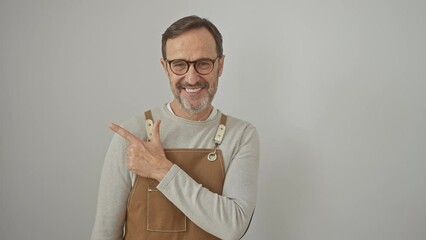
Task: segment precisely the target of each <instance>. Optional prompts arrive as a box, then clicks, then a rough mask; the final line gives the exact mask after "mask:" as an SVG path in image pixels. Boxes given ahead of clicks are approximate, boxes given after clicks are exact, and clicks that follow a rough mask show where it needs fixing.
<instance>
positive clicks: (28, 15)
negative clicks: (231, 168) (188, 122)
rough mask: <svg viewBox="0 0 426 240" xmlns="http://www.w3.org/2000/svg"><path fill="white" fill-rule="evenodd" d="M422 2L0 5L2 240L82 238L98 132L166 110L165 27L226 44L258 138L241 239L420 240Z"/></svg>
mask: <svg viewBox="0 0 426 240" xmlns="http://www.w3.org/2000/svg"><path fill="white" fill-rule="evenodd" d="M425 13H426V2H425V1H420V0H419V1H415V0H408V1H407V0H405V1H403V0H390V1H379V0H368V1H367V0H359V1H356V0H351V1H349V0H348V1H337V0H335V1H333V0H325V1H316V0H306V1H300V0H297V1H296V0H287V1H286V0H283V1H242V0H241V1H227V0H217V1H195V0H194V1H189V0H180V1H142V0H140V1H125V0H124V1H113V0H104V1H101V0H98V1H88V0H84V1H83V0H79V1H60V0H58V1H53V0H51V1H49V0H37V1H33V0H15V1H12V0H1V1H0V80H1V82H0V111H1V112H0V113H1V118H0V158H1V161H0V239H1V240H23V239H32V240H39V239H40V240H42V239H43V240H45V239H61V240H64V239H70V240H76V239H88V238H89V236H90V233H91V228H92V225H93V221H94V216H95V207H96V198H97V191H98V184H99V176H100V171H101V167H102V164H103V157H104V154H105V152H106V149H107V147H108V144H109V141H110V139H111V137H112V133H111V131H110V130H109V129H108V127H107V125H108V123H109V122H121V121H123V120H126V119H127V118H129V117H130V116H132V115H134V114H136V113H140V112H142V111H144V110H146V109H148V108H152V107H156V106H158V105H160V104H163V103H165V102H167V101H169V100H170V99H171V97H172V95H171V94H170V90H169V86H168V80H167V78H166V77H165V75H164V73H163V71H162V69H161V67H160V57H161V53H160V39H161V34H162V33H163V31H164V30H165V29H166V28H167V26H169V25H170V24H171V23H172V22H173V21H175V20H177V19H178V18H180V17H183V16H186V15H191V14H197V15H200V16H203V17H207V18H209V19H210V20H211V21H213V22H214V23H215V24H216V25H217V26H218V28H219V29H220V30H221V32H222V34H223V36H224V49H225V55H226V58H225V71H224V74H223V77H222V78H221V79H220V84H219V91H218V94H217V96H216V99H215V101H214V105H215V106H216V107H218V108H219V109H221V110H222V111H223V112H225V113H227V114H230V115H233V116H237V117H239V118H243V119H245V120H248V121H250V122H252V123H253V124H255V125H256V126H257V128H258V131H259V133H260V136H261V141H262V146H261V149H262V162H261V169H260V182H259V195H258V205H257V209H256V213H255V216H254V219H253V222H252V225H251V228H250V229H249V232H248V233H247V235H246V237H245V238H244V239H249V240H258V239H289V240H299V239H300V240H330V239H331V240H341V239H345V240H350V239H354V240H361V239H362V240H378V239H383V240H392V239H395V240H401V239H404V240H406V239H409V240H424V239H426V94H425V90H426V44H425V43H426V14H425Z"/></svg>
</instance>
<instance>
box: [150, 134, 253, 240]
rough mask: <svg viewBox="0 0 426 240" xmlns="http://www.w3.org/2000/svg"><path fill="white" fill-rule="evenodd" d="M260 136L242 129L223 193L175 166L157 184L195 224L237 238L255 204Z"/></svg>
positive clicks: (215, 232) (224, 235)
mask: <svg viewBox="0 0 426 240" xmlns="http://www.w3.org/2000/svg"><path fill="white" fill-rule="evenodd" d="M259 148H260V147H259V137H258V134H257V131H256V129H255V128H254V127H252V126H250V127H248V128H246V129H245V131H244V134H243V136H242V138H241V141H240V142H239V146H238V147H237V153H236V154H235V155H234V157H233V159H232V160H231V162H230V164H229V167H228V170H227V172H226V176H225V182H224V186H223V193H222V195H218V194H217V193H213V192H211V191H210V190H208V189H207V188H204V187H203V186H202V185H201V184H199V183H197V182H196V181H195V180H194V179H192V178H191V177H190V176H189V175H188V174H187V173H186V172H185V171H183V170H182V169H180V168H179V167H178V166H177V165H174V166H173V167H172V169H171V170H170V171H169V172H168V173H167V175H166V176H165V177H164V178H163V180H162V181H161V182H160V183H159V185H158V186H157V189H158V190H160V191H161V192H162V193H163V194H164V195H165V196H166V197H167V198H168V199H169V200H170V201H171V202H172V203H173V204H174V205H176V207H178V208H179V209H180V210H181V211H182V212H183V213H184V214H185V215H186V216H187V217H188V218H189V219H191V220H192V221H193V222H194V223H195V224H197V225H198V226H199V227H201V228H202V229H204V230H205V231H207V232H209V233H210V234H212V235H214V236H216V237H218V238H221V239H228V240H233V239H240V238H241V237H242V236H243V235H244V233H245V232H246V230H247V227H248V225H249V223H250V220H251V217H252V214H253V211H254V209H255V205H256V195H257V181H258V168H259V158H260V157H259V155H260V154H259V152H260V150H259Z"/></svg>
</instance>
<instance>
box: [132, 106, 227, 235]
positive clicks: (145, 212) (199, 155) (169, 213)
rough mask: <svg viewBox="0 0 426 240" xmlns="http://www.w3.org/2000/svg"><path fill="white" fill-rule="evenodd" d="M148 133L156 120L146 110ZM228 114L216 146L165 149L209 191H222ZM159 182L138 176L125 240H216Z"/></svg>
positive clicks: (173, 160) (166, 152)
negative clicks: (173, 201) (183, 210)
mask: <svg viewBox="0 0 426 240" xmlns="http://www.w3.org/2000/svg"><path fill="white" fill-rule="evenodd" d="M145 116H146V119H147V120H146V126H147V136H148V139H149V138H150V135H151V133H152V132H151V129H150V127H152V124H153V121H152V115H151V112H150V111H147V112H146V113H145ZM225 125H226V116H225V115H223V114H222V118H221V123H220V125H219V127H218V131H217V133H216V136H215V139H214V141H215V145H216V147H215V148H214V149H165V150H164V151H165V154H166V157H167V159H169V160H170V161H171V162H172V163H174V164H176V165H178V166H179V167H180V168H181V169H183V170H184V171H185V172H186V173H187V174H188V175H189V176H191V177H192V178H193V179H194V180H195V181H196V182H198V183H200V184H202V185H203V187H205V188H207V189H209V190H210V191H212V192H214V193H217V194H219V195H221V194H222V189H223V183H224V180H225V168H224V161H223V156H222V152H221V151H220V150H219V149H217V147H218V146H219V145H220V143H221V142H222V138H223V135H224V132H225ZM157 185H158V181H156V180H154V179H150V178H144V177H140V176H137V178H136V180H135V183H134V185H133V188H132V190H131V192H130V195H129V199H128V203H127V215H126V225H125V235H124V239H125V240H216V239H219V238H217V237H215V236H213V235H211V234H209V233H207V232H206V231H204V230H202V229H201V228H200V227H198V226H197V225H195V224H194V223H193V222H192V221H191V220H189V219H188V218H187V217H186V216H185V214H183V213H182V212H181V211H180V210H179V209H178V208H177V207H176V206H175V205H174V204H173V203H171V202H170V201H169V200H168V199H167V198H166V197H165V196H164V195H163V194H162V193H161V192H160V191H159V190H157V188H156V186H157Z"/></svg>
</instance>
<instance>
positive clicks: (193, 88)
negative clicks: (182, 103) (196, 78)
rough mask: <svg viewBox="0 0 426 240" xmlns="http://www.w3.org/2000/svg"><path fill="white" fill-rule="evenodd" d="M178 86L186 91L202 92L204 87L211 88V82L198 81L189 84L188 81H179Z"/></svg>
mask: <svg viewBox="0 0 426 240" xmlns="http://www.w3.org/2000/svg"><path fill="white" fill-rule="evenodd" d="M176 87H177V88H178V89H182V90H185V92H187V93H198V92H200V91H201V90H202V89H203V88H207V89H208V88H209V83H208V82H204V81H203V82H197V83H195V84H189V83H187V82H182V83H178V84H176Z"/></svg>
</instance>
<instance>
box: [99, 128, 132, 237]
mask: <svg viewBox="0 0 426 240" xmlns="http://www.w3.org/2000/svg"><path fill="white" fill-rule="evenodd" d="M126 144H127V143H126V141H125V140H124V139H123V138H121V137H120V136H118V135H117V134H115V135H114V137H113V139H112V141H111V144H110V146H109V148H108V151H107V154H106V156H105V161H104V166H103V169H102V174H101V179H100V185H99V193H98V204H97V210H96V217H95V224H94V227H93V231H92V237H91V239H92V240H119V239H123V226H124V222H125V216H126V203H127V198H128V195H129V192H130V190H131V187H132V180H131V176H130V173H129V171H128V170H127V160H126V157H125V151H123V150H124V149H125V148H126Z"/></svg>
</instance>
